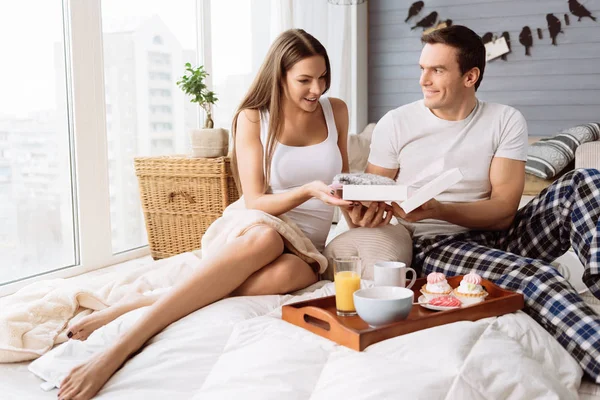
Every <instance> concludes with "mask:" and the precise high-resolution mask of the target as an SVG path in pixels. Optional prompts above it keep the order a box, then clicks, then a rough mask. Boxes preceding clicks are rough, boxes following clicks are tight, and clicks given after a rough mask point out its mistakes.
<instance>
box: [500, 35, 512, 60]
mask: <svg viewBox="0 0 600 400" xmlns="http://www.w3.org/2000/svg"><path fill="white" fill-rule="evenodd" d="M502 37H503V38H504V40H506V45H507V46H508V51H509V52H510V51H512V50H511V48H510V34H509V33H508V32H502ZM500 58H502V60H504V61H506V54H502V55H501V56H500Z"/></svg>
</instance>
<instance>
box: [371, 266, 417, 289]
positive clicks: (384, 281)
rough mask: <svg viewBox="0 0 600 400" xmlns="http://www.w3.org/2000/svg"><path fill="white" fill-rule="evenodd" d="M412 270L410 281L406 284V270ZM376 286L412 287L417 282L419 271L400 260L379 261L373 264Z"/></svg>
mask: <svg viewBox="0 0 600 400" xmlns="http://www.w3.org/2000/svg"><path fill="white" fill-rule="evenodd" d="M407 271H411V272H412V279H411V281H410V283H409V284H408V285H407V284H406V272H407ZM373 275H374V278H375V286H399V287H405V288H407V289H410V288H411V287H412V285H414V284H415V280H416V279H417V273H416V272H415V270H414V269H412V268H409V267H407V266H406V264H404V263H403V262H400V261H378V262H376V263H375V265H374V266H373Z"/></svg>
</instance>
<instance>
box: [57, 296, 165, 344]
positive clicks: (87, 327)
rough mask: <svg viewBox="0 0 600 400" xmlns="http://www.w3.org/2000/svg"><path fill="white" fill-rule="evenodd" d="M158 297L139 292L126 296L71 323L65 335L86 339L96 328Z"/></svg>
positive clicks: (146, 304) (76, 338)
mask: <svg viewBox="0 0 600 400" xmlns="http://www.w3.org/2000/svg"><path fill="white" fill-rule="evenodd" d="M159 297H160V294H153V295H148V296H145V295H143V294H139V293H136V294H135V295H131V296H126V297H125V298H123V300H121V301H118V302H117V303H115V304H113V305H111V306H110V307H107V308H105V309H104V310H100V311H96V312H93V313H91V314H90V315H88V316H86V317H83V318H82V319H81V320H79V321H78V322H77V323H75V324H73V325H71V326H70V327H69V332H68V333H67V336H68V337H69V338H70V339H74V340H86V339H87V338H88V337H89V336H90V335H91V334H92V333H93V332H94V331H95V330H96V329H98V328H100V327H102V326H104V325H106V324H108V323H109V322H111V321H114V320H115V319H117V318H119V317H120V316H121V315H123V314H125V313H127V312H129V311H131V310H135V309H138V308H140V307H146V306H151V305H152V304H154V303H155V302H156V300H158V298H159Z"/></svg>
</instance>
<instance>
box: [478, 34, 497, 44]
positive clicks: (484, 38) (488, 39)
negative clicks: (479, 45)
mask: <svg viewBox="0 0 600 400" xmlns="http://www.w3.org/2000/svg"><path fill="white" fill-rule="evenodd" d="M481 41H482V42H483V44H484V45H485V44H486V43H489V42H492V41H494V34H493V33H492V32H486V33H484V34H483V36H482V37H481Z"/></svg>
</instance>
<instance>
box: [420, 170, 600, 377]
mask: <svg viewBox="0 0 600 400" xmlns="http://www.w3.org/2000/svg"><path fill="white" fill-rule="evenodd" d="M570 247H573V249H574V251H575V253H576V254H577V255H578V256H579V259H580V260H581V262H582V264H583V265H584V266H585V272H584V274H583V281H584V283H585V284H586V285H587V287H588V288H589V289H590V291H591V292H592V293H593V294H594V296H595V297H597V298H599V299H600V172H599V171H597V170H595V169H587V170H586V169H578V170H575V171H572V172H569V173H568V174H566V175H564V176H563V177H562V178H561V179H559V180H557V181H556V182H554V183H553V184H552V185H551V186H550V187H548V188H547V189H545V190H544V191H543V192H541V193H540V194H539V195H538V196H537V197H536V198H535V199H533V200H532V201H531V202H530V203H529V204H527V205H526V206H525V207H523V208H522V209H520V210H519V211H518V213H517V215H516V217H515V220H514V221H513V224H512V226H511V227H510V228H509V229H508V230H505V231H470V232H465V233H460V234H455V235H437V236H434V237H422V238H418V239H416V240H415V242H414V253H413V267H417V268H421V269H422V272H423V273H424V274H429V273H430V272H434V271H438V272H443V273H444V274H446V275H448V276H452V275H462V274H467V273H469V272H470V271H476V272H477V273H478V274H480V275H481V276H482V277H484V278H486V279H488V280H491V281H492V282H494V283H496V284H498V285H499V286H501V287H503V288H506V289H509V290H513V291H516V292H519V293H522V294H523V295H524V296H525V310H524V311H525V312H527V314H529V315H530V316H531V317H532V318H533V319H535V320H536V321H537V322H538V323H539V324H540V325H542V326H543V327H544V328H545V329H546V330H547V331H548V332H550V334H552V335H553V336H554V337H555V338H556V340H558V342H559V343H560V344H561V345H562V346H563V347H564V348H565V349H566V350H567V351H568V352H569V353H570V354H571V355H573V357H575V359H577V361H578V362H579V364H580V365H581V367H582V368H583V370H584V371H585V372H586V373H587V374H588V375H589V376H591V377H592V379H594V381H595V382H596V383H600V316H599V315H597V314H596V313H594V311H593V310H592V309H591V308H589V307H588V306H587V305H586V304H585V303H584V302H583V300H582V299H581V298H580V297H579V295H578V294H577V292H576V291H575V290H574V289H573V287H572V286H571V285H570V284H569V283H568V281H567V280H566V279H565V278H564V277H563V276H562V275H560V273H559V272H558V271H557V270H556V268H555V267H553V266H551V265H550V263H551V262H552V261H553V260H554V259H556V258H557V257H559V256H560V255H562V254H563V253H565V252H566V251H567V250H568V249H569V248H570Z"/></svg>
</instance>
